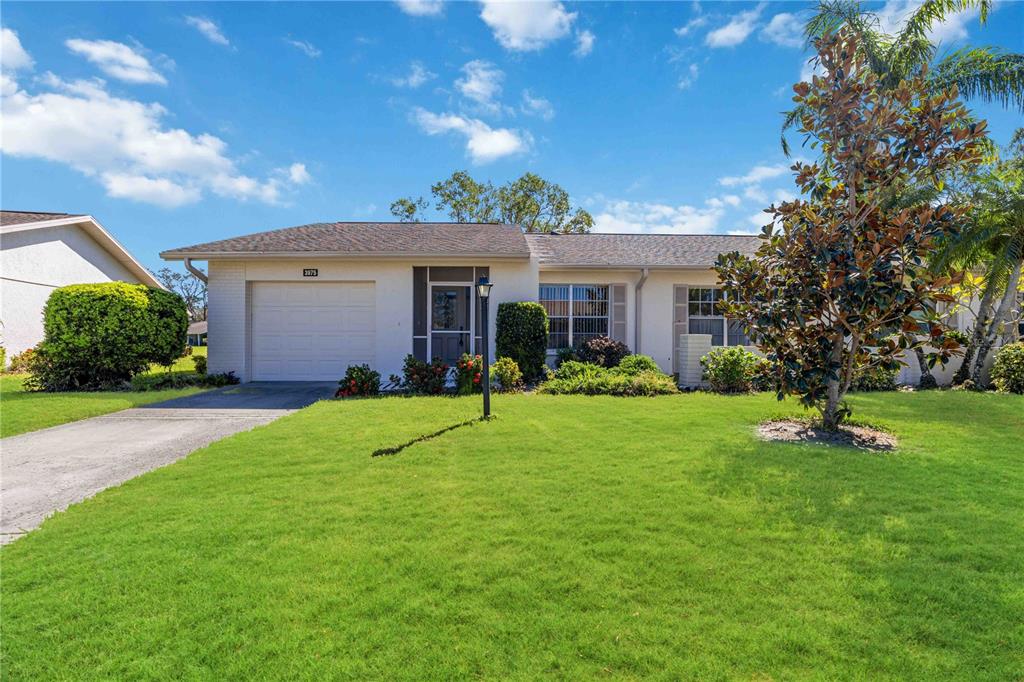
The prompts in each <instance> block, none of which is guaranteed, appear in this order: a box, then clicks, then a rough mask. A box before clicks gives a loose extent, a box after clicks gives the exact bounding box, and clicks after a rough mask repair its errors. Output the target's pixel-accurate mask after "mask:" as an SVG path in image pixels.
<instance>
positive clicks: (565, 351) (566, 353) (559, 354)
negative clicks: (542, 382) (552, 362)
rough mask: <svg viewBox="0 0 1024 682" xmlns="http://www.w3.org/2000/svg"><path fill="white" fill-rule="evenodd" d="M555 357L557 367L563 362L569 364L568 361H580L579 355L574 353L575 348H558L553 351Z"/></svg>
mask: <svg viewBox="0 0 1024 682" xmlns="http://www.w3.org/2000/svg"><path fill="white" fill-rule="evenodd" d="M555 357H556V359H557V364H559V365H560V364H562V363H563V362H569V361H570V360H577V361H578V360H579V359H580V356H579V353H577V352H576V349H575V348H559V349H558V350H557V351H555Z"/></svg>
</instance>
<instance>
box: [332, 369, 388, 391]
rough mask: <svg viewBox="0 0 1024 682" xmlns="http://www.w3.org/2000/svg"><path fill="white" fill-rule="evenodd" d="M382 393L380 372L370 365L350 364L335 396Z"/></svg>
mask: <svg viewBox="0 0 1024 682" xmlns="http://www.w3.org/2000/svg"><path fill="white" fill-rule="evenodd" d="M378 393H380V372H377V371H374V370H372V369H370V366H369V365H349V367H348V369H346V370H345V378H344V379H342V380H341V381H339V382H338V390H337V391H336V392H335V393H334V397H335V398H353V397H357V396H368V395H377V394H378Z"/></svg>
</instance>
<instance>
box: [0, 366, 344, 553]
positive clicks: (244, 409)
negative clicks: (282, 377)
mask: <svg viewBox="0 0 1024 682" xmlns="http://www.w3.org/2000/svg"><path fill="white" fill-rule="evenodd" d="M335 387H336V384H333V383H326V382H295V383H292V382H287V383H283V382H282V383H252V384H243V385H240V386H228V387H226V388H221V389H217V390H214V391H208V392H205V393H200V394H197V395H194V396H188V397H185V398H176V399H174V400H168V401H166V402H162V403H154V404H152V405H147V406H145V407H137V408H133V409H130V410H123V411H121V412H114V413H112V414H107V415H103V416H101V417H93V418H91V419H83V420H82V421H78V422H72V423H70V424H63V425H61V426H55V427H53V428H49V429H42V430H40V431H33V432H31V433H25V434H22V435H20V436H12V437H10V438H4V439H2V440H0V544H6V543H7V542H10V541H11V540H14V539H16V538H17V537H19V536H20V535H22V534H24V533H26V532H28V531H30V530H32V529H33V528H35V527H37V526H38V525H39V524H41V523H42V522H43V520H44V519H46V517H48V516H50V515H51V514H53V513H54V512H56V511H62V510H64V509H67V507H68V506H69V505H72V504H74V503H75V502H80V501H82V500H84V499H86V498H89V497H92V496H93V495H95V494H96V493H98V492H100V491H101V490H105V489H106V488H109V487H111V486H115V485H118V484H120V483H123V482H125V481H127V480H129V479H132V478H135V477H136V476H138V475H140V474H143V473H145V472H147V471H150V470H152V469H156V468H157V467H161V466H164V465H166V464H170V463H171V462H173V461H175V460H178V459H181V458H182V457H184V456H185V455H187V454H189V453H190V452H192V451H194V450H197V449H199V448H201V447H204V446H206V445H209V444H210V443H212V442H214V441H217V440H220V439H221V438H224V437H226V436H230V435H232V434H234V433H238V432H239V431H246V430H249V429H251V428H253V427H256V426H260V425H262V424H267V423H269V422H272V421H274V420H275V419H277V418H279V417H282V416H284V415H286V414H290V413H292V412H294V411H295V410H297V409H300V408H302V407H305V406H306V405H309V404H311V403H314V402H316V401H317V400H320V399H322V398H327V397H330V396H331V395H333V393H334V389H335Z"/></svg>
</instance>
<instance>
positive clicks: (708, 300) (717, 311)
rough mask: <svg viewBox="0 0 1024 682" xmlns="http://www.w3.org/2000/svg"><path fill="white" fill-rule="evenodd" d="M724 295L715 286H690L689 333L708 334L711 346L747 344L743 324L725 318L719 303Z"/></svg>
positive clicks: (748, 342) (723, 298) (747, 339)
mask: <svg viewBox="0 0 1024 682" xmlns="http://www.w3.org/2000/svg"><path fill="white" fill-rule="evenodd" d="M724 300H725V295H724V293H723V292H722V290H721V289H718V288H715V287H690V296H689V301H688V302H687V303H688V311H687V312H688V315H687V317H688V320H689V321H688V330H689V333H690V334H710V335H711V345H712V346H749V345H750V339H749V338H747V334H746V332H745V331H744V330H743V324H742V323H741V322H737V321H736V320H729V319H726V317H725V315H723V314H722V309H721V304H722V302H723V301H724Z"/></svg>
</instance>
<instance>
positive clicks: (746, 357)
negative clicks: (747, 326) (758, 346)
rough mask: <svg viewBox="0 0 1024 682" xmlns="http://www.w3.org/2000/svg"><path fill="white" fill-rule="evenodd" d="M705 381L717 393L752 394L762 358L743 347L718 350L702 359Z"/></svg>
mask: <svg viewBox="0 0 1024 682" xmlns="http://www.w3.org/2000/svg"><path fill="white" fill-rule="evenodd" d="M700 365H701V367H703V368H704V375H703V377H704V381H706V382H708V384H709V385H710V386H711V390H712V391H715V392H716V393H750V392H751V391H753V390H754V383H755V378H756V377H757V374H758V371H759V370H760V369H761V358H760V357H759V356H757V355H755V354H754V353H751V352H750V351H749V350H747V349H746V348H743V347H741V346H728V347H725V348H716V349H714V350H713V351H711V352H710V353H708V354H707V355H705V356H704V357H702V358H701V359H700Z"/></svg>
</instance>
